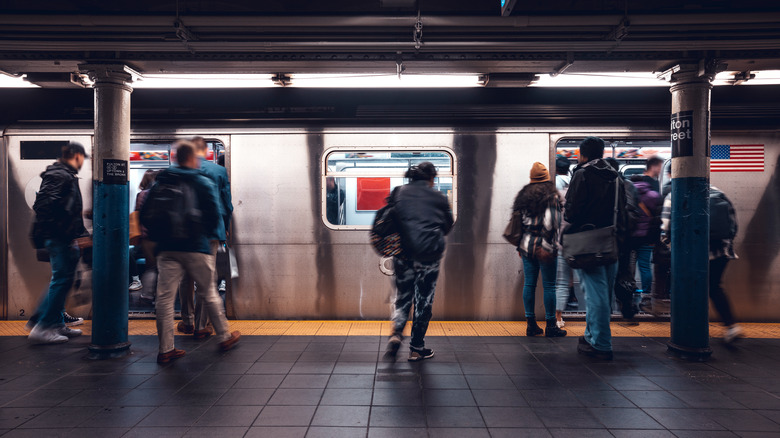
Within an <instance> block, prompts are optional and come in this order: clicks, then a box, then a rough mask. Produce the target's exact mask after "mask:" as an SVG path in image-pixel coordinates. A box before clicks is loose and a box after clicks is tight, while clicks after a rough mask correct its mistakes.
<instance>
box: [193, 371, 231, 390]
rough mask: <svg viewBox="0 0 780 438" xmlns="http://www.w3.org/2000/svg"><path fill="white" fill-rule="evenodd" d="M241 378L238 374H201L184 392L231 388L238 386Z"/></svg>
mask: <svg viewBox="0 0 780 438" xmlns="http://www.w3.org/2000/svg"><path fill="white" fill-rule="evenodd" d="M240 378H241V376H239V375H237V374H201V375H200V376H198V377H196V378H194V379H193V380H192V381H190V383H188V384H187V386H185V387H184V388H183V389H182V390H183V391H190V390H192V389H202V388H224V389H227V388H231V387H233V385H235V384H236V382H237V381H238V379H240Z"/></svg>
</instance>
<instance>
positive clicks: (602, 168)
mask: <svg viewBox="0 0 780 438" xmlns="http://www.w3.org/2000/svg"><path fill="white" fill-rule="evenodd" d="M603 156H604V140H602V139H600V138H597V137H587V138H585V139H584V140H583V141H582V143H580V156H579V162H580V164H579V165H578V166H577V168H576V169H575V170H574V175H573V176H572V180H571V185H570V186H569V191H568V192H567V193H566V207H565V210H564V212H565V220H566V221H567V222H568V223H569V224H570V225H569V227H568V229H567V230H566V232H565V234H570V233H577V232H581V231H585V230H588V229H591V228H604V227H609V226H612V225H613V224H614V225H615V226H616V228H617V238H618V245H619V246H620V245H621V244H622V242H621V240H622V238H623V237H624V234H625V231H624V230H625V222H626V219H625V202H626V194H625V188H624V186H623V182H622V179H621V177H620V174H619V173H618V172H616V171H615V170H614V169H613V168H612V166H610V165H609V164H608V163H607V162H606V161H605V160H604V159H603V158H602V157H603ZM615 184H617V187H616V186H615ZM616 190H617V202H618V205H617V215H615V207H616V206H615V199H616V196H615V192H616ZM613 221H615V222H617V223H615V222H613ZM563 239H564V242H565V241H566V240H565V239H566V235H564V236H563ZM577 274H578V275H579V278H580V281H581V282H582V287H583V289H584V291H585V297H586V298H585V301H586V309H587V314H586V317H585V322H586V326H585V336H583V337H582V338H580V340H579V345H578V346H577V351H578V352H579V353H581V354H585V355H588V356H592V357H596V358H599V359H605V360H612V333H611V331H610V327H609V323H610V317H611V314H612V294H613V290H614V287H615V277H616V274H617V262H614V263H611V264H608V265H600V266H593V267H589V268H584V269H577Z"/></svg>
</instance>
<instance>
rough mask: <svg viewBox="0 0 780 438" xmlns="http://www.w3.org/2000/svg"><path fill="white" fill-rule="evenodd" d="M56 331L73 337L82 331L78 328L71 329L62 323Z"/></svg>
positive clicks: (79, 334)
mask: <svg viewBox="0 0 780 438" xmlns="http://www.w3.org/2000/svg"><path fill="white" fill-rule="evenodd" d="M57 333H59V334H61V335H62V336H67V337H69V338H75V337H76V336H81V333H82V331H81V330H79V329H72V328H70V327H68V326H66V325H64V326H62V327H60V328H59V330H58V331H57Z"/></svg>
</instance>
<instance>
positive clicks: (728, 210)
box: [653, 185, 743, 344]
mask: <svg viewBox="0 0 780 438" xmlns="http://www.w3.org/2000/svg"><path fill="white" fill-rule="evenodd" d="M671 205H672V194H671V193H670V194H669V196H667V197H666V199H665V200H664V208H663V212H662V213H661V220H662V223H663V225H662V228H663V233H664V235H665V236H667V237H666V239H664V240H665V241H668V240H669V239H668V236H671V222H672V221H671V216H672V214H671V210H672V209H671ZM737 231H738V225H737V213H736V210H734V206H733V204H732V203H731V201H730V200H729V199H728V198H727V197H726V195H725V194H724V193H723V192H721V191H720V190H719V189H718V188H716V187H715V186H712V185H710V291H709V294H710V300H712V305H713V306H714V307H715V310H716V311H717V312H718V314H719V315H720V318H721V319H722V322H723V326H724V327H726V333H725V334H724V335H723V341H724V342H726V343H727V344H728V343H731V342H733V341H734V340H735V339H737V338H738V337H740V336H742V335H743V330H742V327H740V326H739V325H738V324H736V322H735V319H734V313H733V312H732V310H731V304H730V303H729V299H728V296H726V293H725V292H724V290H723V286H722V285H721V281H722V279H723V273H724V271H725V270H726V266H727V265H728V263H729V261H730V260H734V259H736V258H737V254H736V253H735V252H734V238H735V237H736V236H737ZM653 306H655V303H654V304H653Z"/></svg>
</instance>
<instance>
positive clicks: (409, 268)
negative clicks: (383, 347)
mask: <svg viewBox="0 0 780 438" xmlns="http://www.w3.org/2000/svg"><path fill="white" fill-rule="evenodd" d="M393 261H394V268H395V286H396V289H397V292H396V297H395V310H394V311H393V330H394V331H395V332H396V333H398V334H400V333H401V332H402V331H403V329H404V326H405V325H406V320H407V319H408V318H409V310H410V309H411V308H412V303H413V302H414V319H413V320H412V340H411V342H410V346H411V347H412V348H416V349H422V348H424V347H425V332H427V331H428V323H429V322H430V320H431V316H432V315H433V312H432V311H431V308H432V307H433V293H434V291H435V289H436V280H437V279H438V278H439V261H435V262H429V263H423V262H415V261H412V260H404V259H401V258H398V257H395V258H394V259H393Z"/></svg>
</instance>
